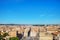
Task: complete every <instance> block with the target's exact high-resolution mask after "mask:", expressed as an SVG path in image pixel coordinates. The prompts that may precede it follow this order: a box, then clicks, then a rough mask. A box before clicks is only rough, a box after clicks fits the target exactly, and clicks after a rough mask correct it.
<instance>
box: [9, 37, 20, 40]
mask: <svg viewBox="0 0 60 40" xmlns="http://www.w3.org/2000/svg"><path fill="white" fill-rule="evenodd" d="M9 40H19V38H18V37H11V38H9Z"/></svg>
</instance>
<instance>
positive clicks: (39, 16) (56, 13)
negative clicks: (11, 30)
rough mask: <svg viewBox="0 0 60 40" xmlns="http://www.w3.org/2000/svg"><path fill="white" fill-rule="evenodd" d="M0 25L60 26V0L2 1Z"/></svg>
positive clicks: (0, 1)
mask: <svg viewBox="0 0 60 40" xmlns="http://www.w3.org/2000/svg"><path fill="white" fill-rule="evenodd" d="M0 24H60V0H0Z"/></svg>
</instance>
